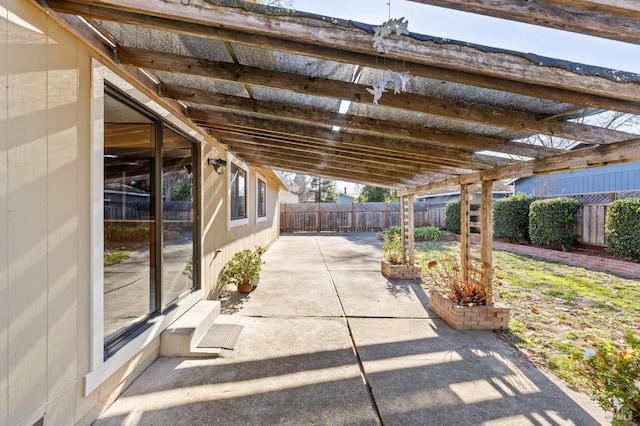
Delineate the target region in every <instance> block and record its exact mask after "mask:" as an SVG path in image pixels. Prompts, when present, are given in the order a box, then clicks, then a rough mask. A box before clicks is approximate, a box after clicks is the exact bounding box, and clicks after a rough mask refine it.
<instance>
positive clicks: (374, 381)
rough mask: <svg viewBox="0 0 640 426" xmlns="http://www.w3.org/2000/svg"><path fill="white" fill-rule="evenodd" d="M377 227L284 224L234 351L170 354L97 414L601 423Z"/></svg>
mask: <svg viewBox="0 0 640 426" xmlns="http://www.w3.org/2000/svg"><path fill="white" fill-rule="evenodd" d="M380 257H381V244H380V242H379V241H377V240H376V239H375V235H374V234H344V235H305V236H297V235H296V236H292V235H285V236H282V237H281V238H280V239H279V240H278V241H277V242H276V243H275V244H274V245H273V246H272V247H271V248H270V249H269V250H268V251H267V253H265V255H264V258H265V260H266V262H267V263H266V265H265V268H264V271H263V273H262V274H261V280H260V284H259V286H258V288H257V289H256V290H255V291H254V292H252V293H251V294H250V295H248V296H244V297H242V298H235V299H232V300H230V301H228V303H227V304H226V312H227V313H228V314H229V315H223V316H222V318H220V320H221V321H226V322H234V323H240V324H242V325H244V326H245V327H244V330H243V331H242V334H241V335H240V338H239V339H238V342H237V344H236V347H235V349H234V350H233V351H223V354H222V357H221V358H216V359H184V358H160V359H158V360H157V361H156V362H155V363H153V364H152V365H151V366H150V367H149V368H148V369H147V370H146V371H145V372H144V373H143V374H142V375H141V376H140V377H139V378H138V379H137V380H136V381H135V382H134V383H133V384H132V385H131V386H130V387H129V389H127V390H126V392H125V393H124V394H123V395H122V396H121V397H120V399H118V400H117V401H116V402H115V403H114V404H113V405H112V406H111V407H110V408H109V409H108V410H107V411H106V412H104V413H103V414H102V415H101V417H100V418H99V420H98V421H97V422H96V424H97V425H121V424H127V425H135V424H144V425H216V424H219V425H273V424H288V425H376V424H384V425H454V424H455V425H480V424H482V425H518V426H522V425H581V426H582V425H596V424H607V423H608V422H607V420H606V415H605V414H604V413H603V412H602V411H601V410H599V408H598V407H597V405H596V404H595V403H594V402H593V401H590V400H589V398H588V397H586V396H585V395H582V394H578V393H576V392H573V391H571V390H569V389H567V388H566V387H565V386H564V385H562V384H561V383H560V382H559V381H558V380H556V379H554V378H552V377H550V376H548V375H546V374H544V373H543V372H541V371H540V370H538V369H536V368H534V367H533V366H532V365H531V364H530V363H528V362H527V360H526V359H523V357H522V356H521V355H519V354H518V353H517V352H516V351H514V350H512V349H511V348H509V347H508V346H506V345H505V344H503V343H502V342H501V341H500V340H498V339H497V338H496V336H495V334H494V333H491V332H460V331H454V330H452V329H451V328H449V327H448V326H447V325H446V324H445V323H444V322H442V321H441V320H440V319H438V318H437V317H436V316H435V315H434V314H433V313H431V312H430V311H429V310H428V309H427V305H428V297H427V295H426V294H425V292H424V291H423V289H422V288H421V287H420V286H419V285H417V284H415V283H411V282H390V281H388V280H386V279H385V278H384V277H383V276H382V275H381V274H380Z"/></svg>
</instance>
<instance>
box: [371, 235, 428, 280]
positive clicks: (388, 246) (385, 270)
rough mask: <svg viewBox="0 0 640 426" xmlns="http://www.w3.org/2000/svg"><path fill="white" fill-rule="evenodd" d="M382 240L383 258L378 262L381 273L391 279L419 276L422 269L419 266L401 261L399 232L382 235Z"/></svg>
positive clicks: (402, 258) (402, 259) (401, 248)
mask: <svg viewBox="0 0 640 426" xmlns="http://www.w3.org/2000/svg"><path fill="white" fill-rule="evenodd" d="M382 240H383V244H382V256H383V259H382V261H381V263H380V268H381V270H382V275H384V276H385V277H387V278H391V279H415V278H420V276H421V272H422V270H421V268H420V267H419V266H415V265H408V264H404V263H403V262H404V256H403V253H402V250H403V247H402V236H401V235H400V234H389V235H384V236H383V238H382Z"/></svg>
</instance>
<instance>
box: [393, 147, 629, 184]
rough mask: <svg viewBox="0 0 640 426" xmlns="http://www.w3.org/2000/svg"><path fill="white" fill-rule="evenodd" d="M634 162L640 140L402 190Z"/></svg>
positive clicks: (559, 155) (569, 153)
mask: <svg viewBox="0 0 640 426" xmlns="http://www.w3.org/2000/svg"><path fill="white" fill-rule="evenodd" d="M634 161H640V138H634V139H629V140H626V141H622V142H616V143H613V144H610V145H599V146H594V147H590V148H584V149H580V150H577V151H569V152H566V153H564V154H558V155H556V156H554V157H547V158H542V159H536V160H529V161H522V162H519V163H517V164H512V165H509V166H504V167H497V168H493V169H491V170H485V171H482V172H475V173H469V174H466V175H463V176H460V177H455V178H449V179H445V180H443V181H439V182H433V183H429V184H426V185H420V186H417V187H415V188H408V189H405V190H403V191H401V194H400V195H403V194H424V193H429V192H436V191H442V190H445V189H449V188H453V187H457V186H459V185H461V184H464V183H478V182H482V181H485V180H491V181H494V180H502V179H510V178H518V177H523V176H531V175H534V174H548V173H555V172H561V171H566V170H571V169H576V168H587V167H596V166H605V165H609V164H622V163H631V162H634Z"/></svg>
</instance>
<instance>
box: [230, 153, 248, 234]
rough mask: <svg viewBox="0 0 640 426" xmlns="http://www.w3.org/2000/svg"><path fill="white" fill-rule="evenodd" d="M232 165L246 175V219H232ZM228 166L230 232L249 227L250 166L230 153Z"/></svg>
mask: <svg viewBox="0 0 640 426" xmlns="http://www.w3.org/2000/svg"><path fill="white" fill-rule="evenodd" d="M231 164H235V165H236V166H237V167H239V168H240V169H242V170H244V173H245V194H244V198H245V200H244V202H245V206H244V208H245V217H243V218H239V219H233V220H232V219H231ZM227 165H228V166H227V173H226V175H225V176H226V179H227V230H229V231H230V230H231V228H236V227H238V226H247V225H249V203H248V202H247V201H248V199H249V166H248V165H247V164H246V163H245V162H243V161H242V160H240V159H238V158H237V157H236V156H235V155H233V154H232V153H230V152H228V151H227Z"/></svg>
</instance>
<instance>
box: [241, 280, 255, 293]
mask: <svg viewBox="0 0 640 426" xmlns="http://www.w3.org/2000/svg"><path fill="white" fill-rule="evenodd" d="M251 290H253V284H252V283H250V282H248V283H240V284H238V293H250V292H251Z"/></svg>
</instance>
